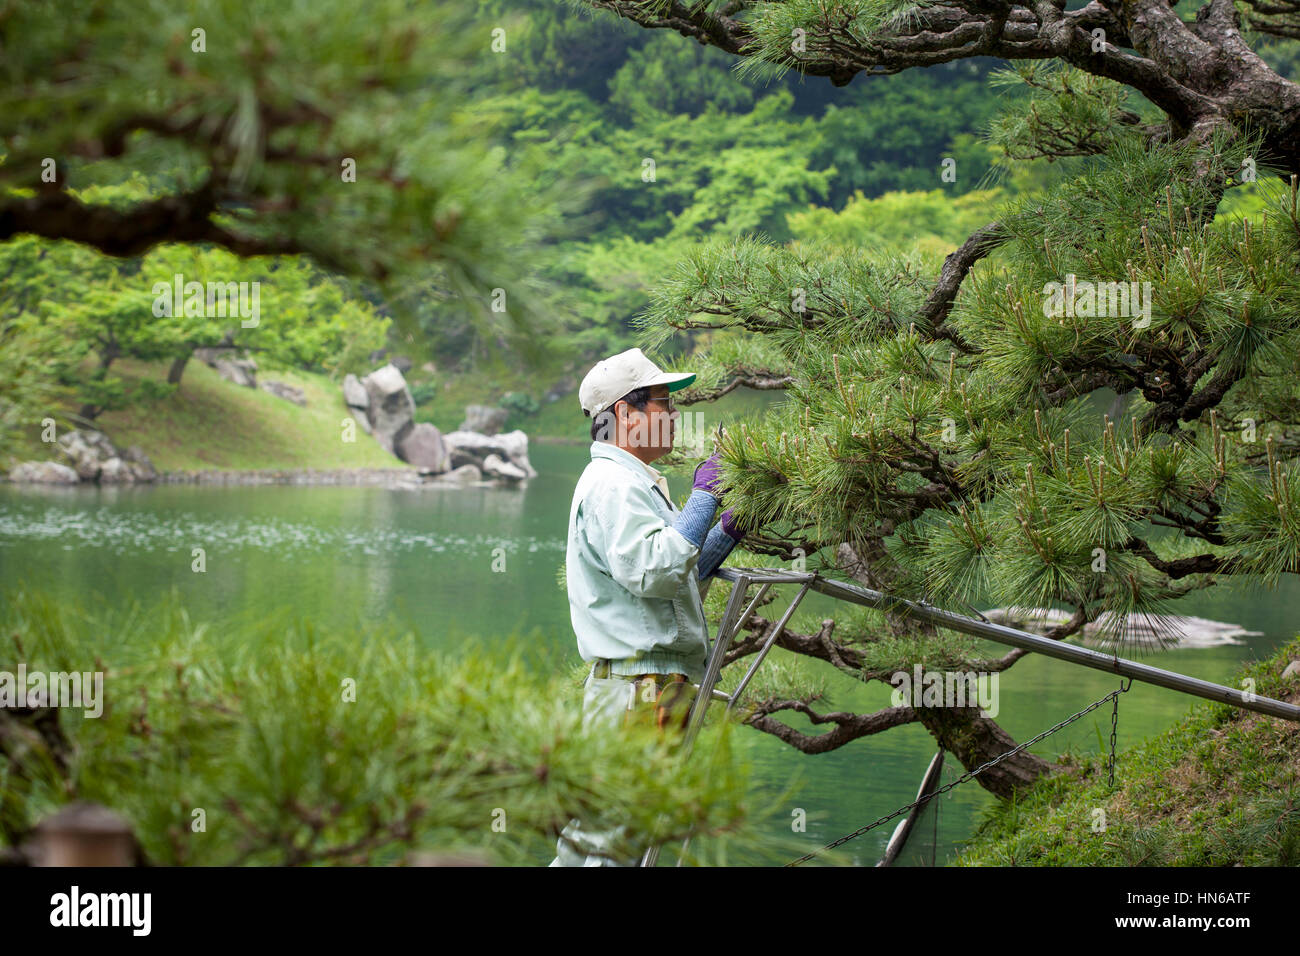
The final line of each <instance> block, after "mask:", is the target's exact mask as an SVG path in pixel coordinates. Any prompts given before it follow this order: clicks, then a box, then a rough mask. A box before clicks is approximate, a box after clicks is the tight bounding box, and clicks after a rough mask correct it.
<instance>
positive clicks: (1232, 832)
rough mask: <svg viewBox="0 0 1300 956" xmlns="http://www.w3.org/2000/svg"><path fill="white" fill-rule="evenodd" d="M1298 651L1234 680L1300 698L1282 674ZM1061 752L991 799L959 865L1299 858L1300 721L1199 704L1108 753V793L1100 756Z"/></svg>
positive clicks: (1284, 652)
mask: <svg viewBox="0 0 1300 956" xmlns="http://www.w3.org/2000/svg"><path fill="white" fill-rule="evenodd" d="M1297 659H1300V639H1297V640H1294V641H1292V642H1291V643H1290V644H1288V645H1286V646H1284V647H1282V648H1281V649H1280V650H1279V651H1278V652H1277V654H1275V655H1274V656H1273V657H1272V658H1270V659H1268V660H1266V661H1262V662H1259V663H1257V664H1255V665H1253V666H1251V667H1249V668H1248V669H1247V670H1245V671H1244V672H1243V673H1242V674H1241V677H1243V678H1246V677H1249V678H1253V679H1254V681H1255V693H1257V694H1261V695H1264V696H1268V697H1273V698H1276V699H1278V700H1286V701H1290V702H1291V703H1300V677H1297V676H1292V677H1291V678H1288V679H1286V680H1283V678H1282V676H1281V675H1282V671H1283V670H1285V669H1286V666H1287V664H1288V663H1290V662H1291V661H1293V660H1297ZM1229 683H1230V685H1232V686H1242V685H1241V684H1240V683H1238V682H1235V681H1233V682H1229ZM1123 720H1124V703H1123V698H1121V700H1120V723H1121V725H1122V724H1123ZM1065 759H1066V760H1067V761H1068V763H1069V766H1068V769H1067V770H1066V771H1065V772H1063V773H1061V774H1057V775H1055V776H1053V777H1051V778H1049V779H1047V780H1043V781H1040V782H1039V784H1037V785H1036V786H1035V787H1034V788H1033V789H1032V790H1031V791H1030V792H1029V793H1028V794H1027V795H1025V796H1023V797H1022V798H1021V799H1019V800H1017V801H1015V802H1014V803H1010V802H1008V803H1004V804H1000V805H998V806H997V807H995V808H994V809H993V810H992V811H991V812H990V814H991V815H990V816H989V817H988V818H987V819H986V820H985V822H984V824H983V825H982V826H981V827H980V829H979V830H978V831H977V832H976V834H975V836H974V837H973V838H972V840H971V842H970V843H969V845H968V847H967V849H966V851H965V852H964V853H963V854H962V856H960V857H959V858H958V859H957V861H956V864H957V865H959V866H962V865H965V866H978V865H990V866H1009V865H1030V866H1234V865H1238V864H1240V865H1244V866H1295V865H1297V864H1300V725H1297V724H1293V723H1289V722H1287V721H1284V720H1279V719H1277V718H1273V717H1266V716H1264V715H1262V714H1256V713H1252V712H1249V711H1242V710H1239V709H1237V708H1234V707H1229V706H1227V705H1225V704H1208V703H1207V704H1199V705H1197V706H1196V707H1195V708H1194V709H1193V711H1192V713H1191V714H1190V715H1189V716H1188V717H1187V718H1185V719H1184V720H1183V721H1181V722H1180V723H1178V724H1177V725H1176V726H1174V727H1172V728H1170V729H1169V730H1168V731H1166V732H1165V733H1163V734H1161V735H1160V736H1158V737H1154V738H1152V739H1150V740H1148V741H1146V742H1145V743H1143V744H1141V745H1139V746H1137V747H1133V748H1131V749H1129V750H1126V751H1123V752H1122V753H1120V754H1118V755H1117V759H1116V772H1115V775H1116V788H1115V790H1114V791H1113V792H1112V791H1110V790H1109V789H1108V787H1107V782H1106V766H1105V757H1104V756H1101V757H1097V758H1093V759H1087V760H1082V761H1077V760H1072V759H1069V758H1065ZM1099 811H1100V812H1099Z"/></svg>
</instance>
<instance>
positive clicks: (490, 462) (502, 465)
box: [483, 455, 528, 481]
mask: <svg viewBox="0 0 1300 956" xmlns="http://www.w3.org/2000/svg"><path fill="white" fill-rule="evenodd" d="M483 474H485V475H489V476H491V477H493V478H506V479H508V480H510V481H523V480H524V479H525V478H527V477H528V473H527V472H526V471H524V470H523V469H522V468H520V467H519V466H518V465H516V464H512V463H511V462H508V461H506V460H505V459H504V458H502V457H501V456H500V455H488V456H487V457H486V458H484V459H483Z"/></svg>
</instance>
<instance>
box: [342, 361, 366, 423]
mask: <svg viewBox="0 0 1300 956" xmlns="http://www.w3.org/2000/svg"><path fill="white" fill-rule="evenodd" d="M343 402H344V404H346V405H347V406H348V413H349V414H350V415H351V416H352V418H353V419H354V420H355V421H356V423H357V424H358V425H360V426H361V430H362V431H363V432H365V433H366V434H367V435H369V434H370V395H369V393H368V392H366V387H365V386H364V385H362V384H361V380H360V379H359V378H357V377H356V376H355V375H353V374H352V373H351V372H349V373H348V374H347V375H345V376H344V377H343Z"/></svg>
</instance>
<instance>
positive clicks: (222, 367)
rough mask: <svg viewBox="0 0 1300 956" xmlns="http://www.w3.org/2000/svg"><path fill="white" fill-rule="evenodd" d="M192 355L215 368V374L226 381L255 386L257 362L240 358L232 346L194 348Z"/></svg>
mask: <svg viewBox="0 0 1300 956" xmlns="http://www.w3.org/2000/svg"><path fill="white" fill-rule="evenodd" d="M194 357H195V358H196V359H198V360H199V361H200V362H202V363H203V364H204V365H207V366H208V367H209V368H214V369H216V370H217V374H218V375H220V376H221V377H222V378H224V379H225V380H226V381H227V382H234V383H235V384H236V385H240V386H243V387H244V388H257V362H255V361H253V359H251V358H240V357H239V353H238V351H237V350H236V349H234V348H233V347H232V348H227V347H225V346H216V347H214V348H201V349H195V350H194Z"/></svg>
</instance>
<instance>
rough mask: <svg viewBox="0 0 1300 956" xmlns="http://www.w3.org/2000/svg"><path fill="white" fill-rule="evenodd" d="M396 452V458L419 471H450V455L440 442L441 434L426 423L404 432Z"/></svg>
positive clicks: (444, 445)
mask: <svg viewBox="0 0 1300 956" xmlns="http://www.w3.org/2000/svg"><path fill="white" fill-rule="evenodd" d="M396 450H397V457H398V458H400V459H402V461H404V462H406V463H407V464H410V465H414V466H415V467H416V468H418V469H420V471H428V472H434V473H438V472H443V471H449V470H450V469H451V453H450V452H448V450H447V446H446V443H444V442H443V440H442V432H440V431H438V429H437V428H436V427H434V426H433V425H430V424H429V423H428V422H420V423H419V424H417V425H413V426H412V427H411V428H410V429H409V430H408V431H406V432H404V433H403V434H402V436H401V438H399V439H398V441H397V444H396Z"/></svg>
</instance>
